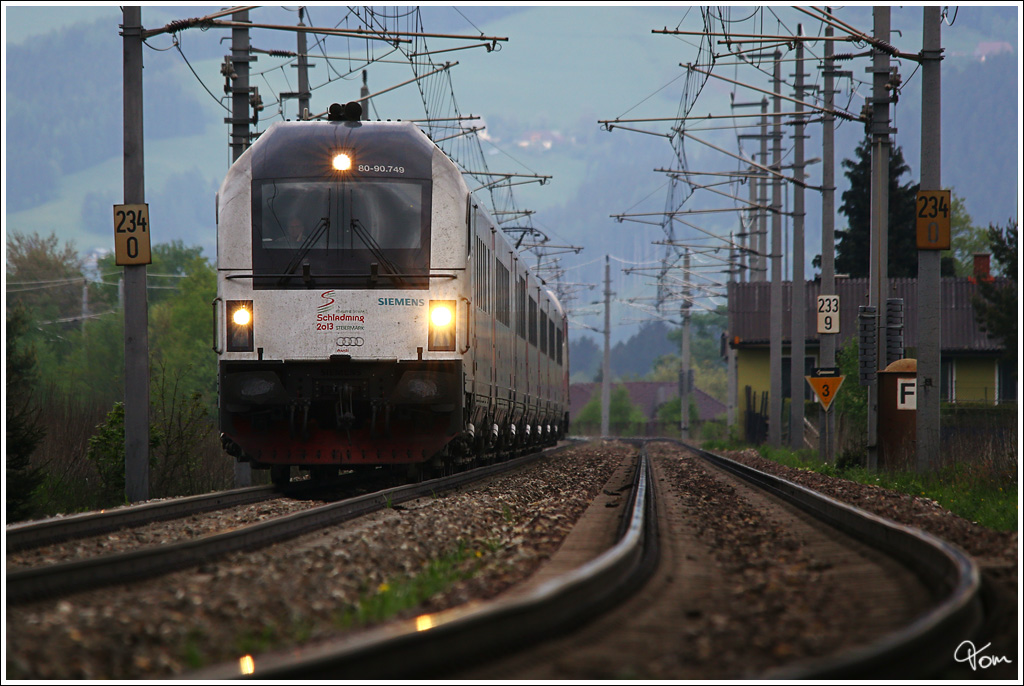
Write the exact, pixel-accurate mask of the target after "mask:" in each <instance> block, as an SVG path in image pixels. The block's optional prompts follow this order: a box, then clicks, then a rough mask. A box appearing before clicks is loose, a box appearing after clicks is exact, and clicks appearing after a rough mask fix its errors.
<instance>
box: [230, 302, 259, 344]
mask: <svg viewBox="0 0 1024 686" xmlns="http://www.w3.org/2000/svg"><path fill="white" fill-rule="evenodd" d="M225 305H226V306H227V313H228V320H227V339H228V340H227V351H228V352H232V353H248V352H252V349H253V335H252V329H253V316H252V300H228V301H227V302H226V303H225Z"/></svg>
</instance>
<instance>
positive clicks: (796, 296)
mask: <svg viewBox="0 0 1024 686" xmlns="http://www.w3.org/2000/svg"><path fill="white" fill-rule="evenodd" d="M796 33H797V36H803V34H804V27H803V24H797V29H796ZM793 90H794V94H795V97H796V99H797V100H799V101H801V102H803V99H804V42H803V41H802V40H798V41H797V42H796V80H795V82H794V87H793ZM800 111H801V112H802V111H803V105H801V106H800ZM794 119H795V126H794V129H793V138H794V142H793V155H794V160H793V172H794V174H795V175H796V178H797V179H798V180H800V182H801V183H798V184H796V186H795V187H794V188H793V285H792V289H791V290H790V295H791V303H790V310H791V312H792V320H791V325H792V328H791V334H790V344H789V351H790V353H789V357H790V365H789V369H790V376H789V379H790V381H789V388H790V395H791V399H790V409H789V445H790V448H792V449H793V450H800V449H801V448H803V447H804V388H805V387H806V386H807V381H806V380H805V379H804V376H805V374H804V350H805V348H806V345H807V322H806V319H807V303H806V299H807V298H806V291H807V284H806V282H805V281H804V187H803V180H804V138H806V136H805V135H804V117H803V115H798V116H796V117H795V118H794Z"/></svg>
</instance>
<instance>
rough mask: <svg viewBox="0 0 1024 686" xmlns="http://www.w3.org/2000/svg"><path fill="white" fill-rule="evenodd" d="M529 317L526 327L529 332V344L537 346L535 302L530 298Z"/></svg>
mask: <svg viewBox="0 0 1024 686" xmlns="http://www.w3.org/2000/svg"><path fill="white" fill-rule="evenodd" d="M529 312H530V317H529V321H527V326H528V328H529V331H530V344H531V345H537V301H536V300H534V299H533V298H530V310H529Z"/></svg>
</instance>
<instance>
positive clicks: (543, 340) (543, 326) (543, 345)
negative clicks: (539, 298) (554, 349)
mask: <svg viewBox="0 0 1024 686" xmlns="http://www.w3.org/2000/svg"><path fill="white" fill-rule="evenodd" d="M547 328H548V316H547V315H546V314H544V313H543V312H541V313H540V351H541V353H543V354H545V355H546V354H547V352H548V331H547Z"/></svg>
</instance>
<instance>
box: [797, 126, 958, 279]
mask: <svg viewBox="0 0 1024 686" xmlns="http://www.w3.org/2000/svg"><path fill="white" fill-rule="evenodd" d="M842 166H843V167H844V168H845V169H846V171H845V172H844V175H845V176H846V178H847V180H849V182H850V187H849V188H848V189H847V190H845V191H843V196H842V201H843V202H842V205H840V206H839V212H841V213H842V214H843V215H845V216H846V221H847V228H846V229H845V230H837V231H836V261H835V270H836V273H838V274H849V275H850V276H851V277H854V278H857V277H866V276H869V275H870V272H871V255H870V248H871V139H870V137H865V138H864V139H863V140H862V141H861V142H860V144H859V145H858V146H857V149H856V159H854V160H849V159H845V160H843V161H842ZM909 172H910V167H909V166H908V165H907V163H906V162H905V161H904V159H903V150H902V149H901V148H900V147H898V146H891V147H890V149H889V215H888V223H889V229H888V230H889V241H888V251H889V254H888V257H889V259H888V273H889V276H890V277H906V278H916V277H917V228H916V227H917V220H916V210H917V191H918V188H919V187H920V184H916V183H915V184H912V183H906V184H902V183H901V182H900V179H901V178H902V177H903V175H904V174H907V173H909ZM813 265H814V266H815V267H820V266H821V256H820V255H818V256H816V257H815V258H814V261H813ZM953 269H954V263H953V260H952V259H951V258H946V259H944V260H943V261H942V275H943V276H953Z"/></svg>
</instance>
